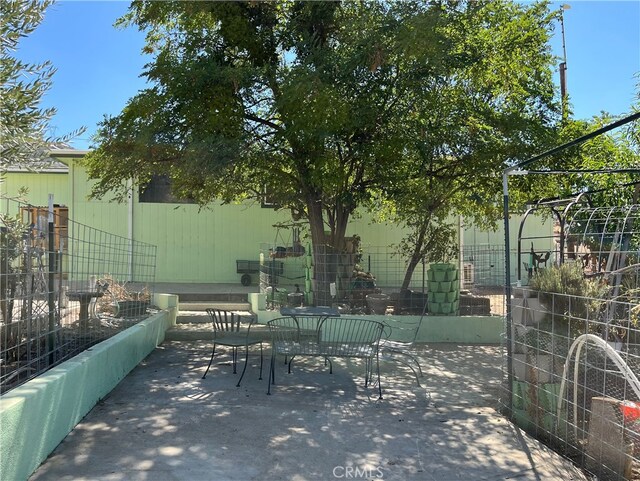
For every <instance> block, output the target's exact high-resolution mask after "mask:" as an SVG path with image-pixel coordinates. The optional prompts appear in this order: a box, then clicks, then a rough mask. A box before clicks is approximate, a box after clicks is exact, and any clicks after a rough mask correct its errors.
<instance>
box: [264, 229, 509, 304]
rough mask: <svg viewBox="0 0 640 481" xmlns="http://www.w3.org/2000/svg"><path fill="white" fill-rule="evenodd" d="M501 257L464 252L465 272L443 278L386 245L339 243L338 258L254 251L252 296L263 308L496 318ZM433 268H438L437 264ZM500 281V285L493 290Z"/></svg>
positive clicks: (326, 251)
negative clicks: (256, 281)
mask: <svg viewBox="0 0 640 481" xmlns="http://www.w3.org/2000/svg"><path fill="white" fill-rule="evenodd" d="M503 257H504V251H502V252H501V251H500V250H499V246H496V247H491V248H487V249H480V248H478V249H475V250H471V249H469V250H468V251H467V250H465V257H464V259H465V262H464V266H465V268H464V269H463V271H460V269H459V262H458V261H457V260H454V261H453V262H452V263H446V265H450V266H452V267H451V269H453V270H452V271H451V272H450V273H448V274H445V276H446V279H445V278H442V279H440V278H438V279H436V278H435V277H434V275H435V273H434V271H435V269H436V267H437V265H436V263H434V264H429V263H428V262H426V261H425V260H424V259H419V260H418V261H417V262H414V263H411V262H410V260H409V259H408V258H407V257H405V256H402V255H400V254H399V253H398V251H397V250H396V249H394V248H393V247H389V246H370V245H360V244H358V243H357V241H356V242H354V241H353V240H351V239H347V241H346V245H345V246H344V248H343V249H341V250H340V251H339V252H338V251H335V250H333V249H330V248H328V247H326V246H319V247H317V248H312V247H310V246H309V245H307V246H306V247H305V246H302V245H297V246H294V247H292V248H289V249H286V248H284V247H282V248H279V247H278V246H273V245H268V244H263V245H261V248H260V260H259V262H258V261H257V263H259V271H260V289H261V292H262V293H263V294H266V298H267V304H268V307H273V308H278V307H280V306H283V305H302V304H305V305H323V306H327V305H328V306H331V305H334V306H336V307H338V308H339V309H340V311H341V312H344V313H350V314H366V313H382V314H384V313H385V312H387V313H388V312H393V313H394V314H412V315H416V314H418V315H419V314H422V313H423V312H424V313H425V314H431V315H443V314H444V315H451V314H455V315H503V313H504V273H503V274H502V275H500V274H499V272H498V271H499V270H500V269H504V260H503ZM437 264H438V265H439V264H440V263H437ZM500 282H502V284H500Z"/></svg>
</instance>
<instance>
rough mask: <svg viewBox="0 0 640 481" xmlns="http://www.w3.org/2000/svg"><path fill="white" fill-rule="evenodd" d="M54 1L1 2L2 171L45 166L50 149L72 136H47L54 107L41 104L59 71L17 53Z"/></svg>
mask: <svg viewBox="0 0 640 481" xmlns="http://www.w3.org/2000/svg"><path fill="white" fill-rule="evenodd" d="M51 4H53V0H3V1H2V2H0V84H1V85H2V87H1V90H0V98H1V99H2V100H1V101H0V119H2V121H1V122H0V172H4V171H5V170H6V169H7V167H9V166H14V167H24V168H30V169H38V168H42V167H46V165H47V162H48V161H49V150H50V149H51V148H52V147H53V146H54V145H60V144H64V142H66V141H68V140H69V139H70V138H71V137H73V136H75V135H77V134H79V133H80V132H81V130H78V131H76V132H73V133H71V134H70V135H68V136H64V137H59V138H54V137H47V135H46V131H47V129H48V127H49V121H50V120H51V118H52V117H53V115H54V114H55V112H56V110H55V109H54V108H47V109H42V108H39V107H38V105H39V104H40V101H41V100H42V97H43V95H44V94H45V93H46V92H47V90H49V88H50V87H51V82H52V77H53V74H54V72H55V69H54V68H53V66H52V65H51V63H50V62H48V61H47V62H43V63H41V64H29V63H25V62H22V61H21V60H18V59H16V58H15V57H14V56H13V55H12V53H13V52H14V51H15V50H16V49H17V48H18V43H19V41H20V39H21V38H23V37H25V36H27V35H29V34H31V33H32V32H33V31H34V30H35V29H36V27H37V26H38V25H39V24H40V22H42V19H43V18H44V13H45V10H46V9H47V8H48V7H49V6H50V5H51Z"/></svg>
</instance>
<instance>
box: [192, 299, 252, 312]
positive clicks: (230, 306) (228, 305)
mask: <svg viewBox="0 0 640 481" xmlns="http://www.w3.org/2000/svg"><path fill="white" fill-rule="evenodd" d="M209 307H211V308H214V309H222V310H225V311H250V310H251V304H249V303H248V302H221V301H206V302H195V301H194V302H182V301H180V312H183V311H205V310H206V309H207V308H209Z"/></svg>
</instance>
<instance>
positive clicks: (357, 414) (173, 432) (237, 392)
mask: <svg viewBox="0 0 640 481" xmlns="http://www.w3.org/2000/svg"><path fill="white" fill-rule="evenodd" d="M209 349H210V344H209V343H207V342H206V341H200V342H184V341H172V342H165V343H164V344H163V345H162V346H160V347H159V348H158V349H156V350H155V351H154V352H153V353H152V354H151V355H149V356H148V357H147V359H145V360H144V361H143V362H142V363H141V364H140V365H139V366H138V367H137V368H136V369H134V370H133V371H132V372H131V373H130V374H129V376H127V377H126V378H125V379H124V380H123V381H122V382H121V383H120V384H119V385H118V386H117V387H116V389H114V390H113V391H112V392H111V393H110V394H109V395H108V396H107V397H106V398H105V399H104V400H103V401H102V402H100V403H99V404H98V405H97V406H96V407H95V408H94V409H93V410H92V411H91V412H90V413H89V414H88V415H87V416H86V417H85V419H84V420H83V421H82V422H81V423H80V424H79V425H78V426H77V427H76V428H75V429H74V430H73V431H72V432H71V433H70V434H69V435H68V436H67V437H66V438H65V440H64V441H63V442H62V443H61V444H60V445H59V446H58V448H57V449H56V450H55V451H54V453H52V455H51V456H50V457H49V458H48V459H47V461H46V462H45V463H44V464H43V465H42V466H40V468H39V469H38V470H37V471H36V472H35V473H34V475H33V476H32V477H31V479H32V480H34V481H35V480H37V481H42V480H74V481H78V480H105V481H121V480H122V481H124V480H154V481H156V480H157V481H164V480H189V481H198V480H225V481H226V480H229V481H232V480H239V481H247V480H283V481H284V480H286V481H290V480H291V481H306V480H309V481H310V480H332V479H368V480H371V479H384V480H398V481H400V480H402V481H410V480H421V481H423V480H437V481H449V480H471V479H473V480H498V479H501V480H502V479H512V478H513V479H518V480H538V481H539V480H556V479H557V480H586V479H588V478H587V477H585V476H584V474H582V472H581V471H580V470H579V469H577V468H575V467H574V466H573V465H572V464H571V462H569V461H568V460H566V459H564V458H562V457H560V456H559V455H558V454H556V453H554V452H553V451H551V450H550V449H549V448H547V447H546V446H544V445H542V444H540V443H539V442H538V441H536V440H533V439H532V438H530V437H529V436H527V435H526V434H525V433H523V432H522V431H521V430H519V429H518V428H517V427H515V426H514V425H512V424H511V423H509V422H508V421H507V420H506V419H505V418H503V417H502V416H501V415H500V414H499V413H498V412H497V411H496V407H497V406H498V401H497V396H498V391H499V385H500V377H501V373H500V363H501V359H500V348H498V347H494V346H458V345H447V344H438V345H429V346H424V347H423V348H422V350H421V357H422V359H423V367H424V368H425V377H424V378H423V380H422V384H423V387H422V388H419V387H417V386H416V385H415V379H412V377H411V375H410V372H406V371H404V370H403V369H401V368H400V367H398V366H397V365H396V364H387V363H385V364H383V365H382V366H381V368H382V375H383V378H382V386H383V391H384V399H382V400H378V397H377V389H373V388H369V389H365V388H364V387H363V382H362V381H363V379H362V374H363V373H362V365H361V364H359V363H357V362H349V361H344V362H340V361H335V362H334V373H333V374H329V372H328V369H326V368H325V367H324V366H323V363H322V362H321V361H318V360H304V359H300V360H298V359H296V362H295V363H294V366H293V371H294V372H293V373H292V374H287V373H286V368H285V366H284V365H283V364H282V363H281V362H279V363H278V364H277V366H276V382H277V384H276V386H274V388H273V394H272V395H271V396H267V395H266V390H267V374H268V362H267V359H268V351H267V352H265V370H264V373H263V380H262V381H260V380H258V370H259V356H256V355H252V357H251V359H250V362H251V366H250V367H249V368H248V369H247V373H246V375H245V378H244V380H243V385H242V386H241V387H240V388H236V387H235V383H236V382H237V379H238V377H237V376H238V375H233V374H232V373H231V367H230V362H229V361H230V358H229V357H228V356H224V357H221V358H220V359H219V361H220V362H218V363H214V365H213V366H212V369H211V370H210V371H209V374H208V375H207V378H206V379H201V376H202V374H203V373H204V370H205V368H206V365H207V362H208V357H209Z"/></svg>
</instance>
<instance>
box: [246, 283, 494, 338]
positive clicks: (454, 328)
mask: <svg viewBox="0 0 640 481" xmlns="http://www.w3.org/2000/svg"><path fill="white" fill-rule="evenodd" d="M249 299H250V302H251V303H252V307H253V305H254V304H255V305H257V304H258V302H259V300H258V296H257V295H255V296H253V297H250V298H249ZM253 312H256V313H257V314H258V322H259V323H261V324H266V323H267V322H268V321H270V320H271V319H275V318H276V317H281V315H280V312H279V311H265V310H256V309H255V308H253ZM345 317H366V318H367V319H375V320H377V321H381V322H384V320H385V317H386V316H384V315H368V316H346V315H345ZM402 318H403V319H405V318H406V319H415V320H417V319H420V316H402ZM503 332H504V317H501V316H425V317H424V319H423V320H422V324H421V326H420V331H418V337H417V339H416V341H417V342H425V343H428V342H433V343H438V342H451V343H458V344H501V343H502V341H503V339H502V333H503Z"/></svg>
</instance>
